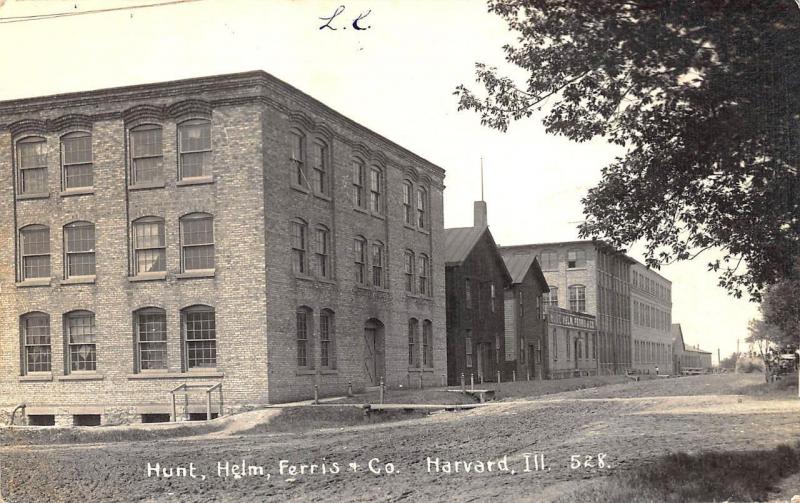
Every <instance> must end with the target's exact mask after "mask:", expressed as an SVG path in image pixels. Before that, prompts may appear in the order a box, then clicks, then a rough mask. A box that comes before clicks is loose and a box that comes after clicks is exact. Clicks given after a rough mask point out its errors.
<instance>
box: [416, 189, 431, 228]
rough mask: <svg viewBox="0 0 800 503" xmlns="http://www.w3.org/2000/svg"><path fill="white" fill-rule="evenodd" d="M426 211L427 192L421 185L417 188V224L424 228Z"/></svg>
mask: <svg viewBox="0 0 800 503" xmlns="http://www.w3.org/2000/svg"><path fill="white" fill-rule="evenodd" d="M427 212H428V193H427V192H426V191H425V189H423V188H422V187H420V188H418V189H417V226H418V227H419V228H420V229H424V228H425V217H426V214H427Z"/></svg>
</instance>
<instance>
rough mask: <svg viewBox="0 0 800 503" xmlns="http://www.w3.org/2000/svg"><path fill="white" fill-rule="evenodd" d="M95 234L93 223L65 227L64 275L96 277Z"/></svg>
mask: <svg viewBox="0 0 800 503" xmlns="http://www.w3.org/2000/svg"><path fill="white" fill-rule="evenodd" d="M94 243H95V234H94V224H93V223H91V222H72V223H70V224H67V225H65V226H64V275H65V277H67V278H72V277H75V276H94V274H95V255H94V253H95V252H94V246H95V244H94Z"/></svg>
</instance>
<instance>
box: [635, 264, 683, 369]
mask: <svg viewBox="0 0 800 503" xmlns="http://www.w3.org/2000/svg"><path fill="white" fill-rule="evenodd" d="M630 292H631V344H632V345H633V347H632V348H631V354H632V355H633V358H632V362H631V363H632V367H633V370H636V371H638V372H641V373H647V374H655V373H656V370H658V373H660V374H673V373H674V372H675V370H674V366H673V361H672V338H673V336H672V331H671V326H672V282H671V281H670V280H668V279H667V278H665V277H663V276H661V275H660V274H658V273H657V272H655V271H653V270H652V269H649V268H647V267H646V266H644V265H642V264H641V263H639V262H634V263H633V264H632V265H631V271H630Z"/></svg>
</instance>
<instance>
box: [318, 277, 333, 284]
mask: <svg viewBox="0 0 800 503" xmlns="http://www.w3.org/2000/svg"><path fill="white" fill-rule="evenodd" d="M317 281H319V282H320V283H322V284H323V285H330V286H336V280H335V279H331V278H317Z"/></svg>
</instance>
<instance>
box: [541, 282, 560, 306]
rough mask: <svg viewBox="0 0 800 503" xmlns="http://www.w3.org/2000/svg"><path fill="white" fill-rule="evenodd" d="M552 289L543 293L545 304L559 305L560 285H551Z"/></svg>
mask: <svg viewBox="0 0 800 503" xmlns="http://www.w3.org/2000/svg"><path fill="white" fill-rule="evenodd" d="M549 288H550V291H549V292H548V293H545V294H544V295H543V297H544V305H545V306H554V307H558V287H557V286H550V287H549Z"/></svg>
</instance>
